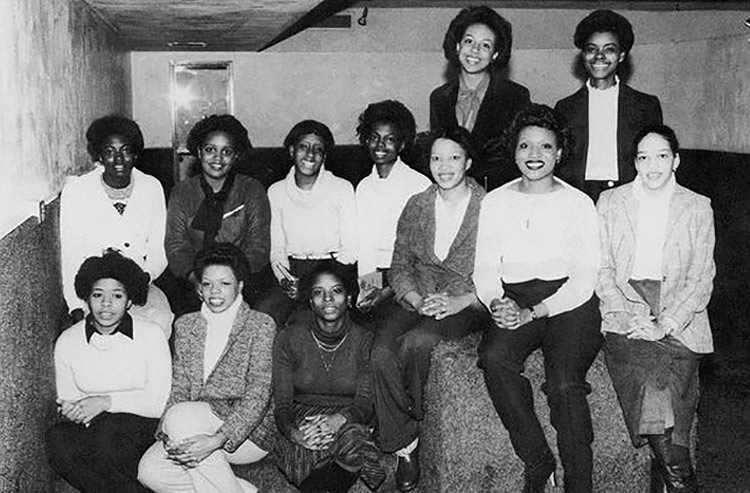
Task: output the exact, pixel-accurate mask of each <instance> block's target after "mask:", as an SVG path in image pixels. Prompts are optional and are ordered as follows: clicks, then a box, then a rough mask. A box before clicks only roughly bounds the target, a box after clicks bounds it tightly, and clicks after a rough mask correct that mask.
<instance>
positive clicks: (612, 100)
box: [586, 78, 620, 181]
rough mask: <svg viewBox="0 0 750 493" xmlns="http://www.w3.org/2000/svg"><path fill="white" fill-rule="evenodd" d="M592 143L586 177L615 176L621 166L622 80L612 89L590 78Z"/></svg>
mask: <svg viewBox="0 0 750 493" xmlns="http://www.w3.org/2000/svg"><path fill="white" fill-rule="evenodd" d="M586 87H588V91H589V145H588V151H587V153H586V180H602V181H603V180H614V181H617V180H618V179H619V177H620V175H619V171H618V168H617V101H618V99H619V97H620V81H619V79H617V78H616V79H615V85H614V86H612V87H610V88H608V89H604V90H601V89H596V88H595V87H593V86H592V85H591V83H590V82H589V83H588V84H586Z"/></svg>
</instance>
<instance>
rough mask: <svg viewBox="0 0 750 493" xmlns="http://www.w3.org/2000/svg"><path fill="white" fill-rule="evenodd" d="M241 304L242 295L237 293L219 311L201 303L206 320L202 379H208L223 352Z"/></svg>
mask: <svg viewBox="0 0 750 493" xmlns="http://www.w3.org/2000/svg"><path fill="white" fill-rule="evenodd" d="M241 304H242V295H240V294H238V295H237V298H235V300H234V302H232V304H231V305H230V306H229V308H227V309H226V310H225V311H223V312H221V313H214V312H212V311H211V310H210V309H209V308H208V306H207V305H206V304H205V303H203V305H201V315H203V318H204V319H205V320H206V326H207V330H206V344H205V346H204V348H203V381H204V382H205V381H206V380H208V376H209V375H210V374H211V372H212V371H213V369H214V367H215V366H216V363H218V361H219V358H221V355H222V354H223V353H224V348H225V347H226V345H227V341H228V340H229V334H230V332H232V325H234V319H235V318H237V311H238V310H239V309H240V305H241Z"/></svg>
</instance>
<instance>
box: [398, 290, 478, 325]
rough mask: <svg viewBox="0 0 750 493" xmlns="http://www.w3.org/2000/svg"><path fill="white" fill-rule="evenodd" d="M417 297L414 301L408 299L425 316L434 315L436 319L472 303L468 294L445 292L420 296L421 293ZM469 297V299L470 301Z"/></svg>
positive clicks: (456, 311) (447, 315) (454, 312)
mask: <svg viewBox="0 0 750 493" xmlns="http://www.w3.org/2000/svg"><path fill="white" fill-rule="evenodd" d="M415 294H416V293H415ZM417 297H418V298H416V297H415V299H414V300H413V301H410V300H408V299H407V301H409V302H410V303H411V305H412V306H413V307H414V309H415V310H416V311H417V313H419V314H420V315H424V316H425V317H433V318H435V320H442V319H444V318H446V317H450V316H451V315H455V314H456V313H458V312H460V311H461V310H463V309H464V308H466V307H467V306H469V304H471V303H470V299H469V297H467V296H451V295H449V294H448V293H445V292H443V293H434V294H428V295H427V296H426V297H424V298H422V297H419V295H417ZM467 299H469V302H468V303H467Z"/></svg>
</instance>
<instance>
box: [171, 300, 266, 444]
mask: <svg viewBox="0 0 750 493" xmlns="http://www.w3.org/2000/svg"><path fill="white" fill-rule="evenodd" d="M207 329H208V325H207V323H206V319H205V318H203V316H202V315H201V312H195V313H188V314H187V315H183V316H182V317H180V318H179V319H177V321H176V322H175V331H174V334H175V343H174V346H175V348H174V349H175V350H174V362H173V364H172V392H171V394H170V396H169V401H168V402H167V409H169V407H171V406H173V405H174V404H177V403H179V402H185V401H202V402H208V404H209V405H210V406H211V410H212V411H213V413H214V414H215V415H216V416H218V417H219V418H220V419H221V420H222V421H224V424H223V425H222V427H221V428H220V430H221V431H222V432H223V433H224V434H225V435H226V436H227V437H228V438H229V441H227V443H226V444H225V445H224V448H225V449H226V450H227V451H228V452H234V451H235V450H236V449H237V447H239V446H240V445H241V444H242V442H243V441H244V440H245V439H246V438H248V436H249V437H250V439H251V440H252V441H253V442H254V443H255V444H256V445H258V446H259V447H261V448H263V449H264V450H270V446H271V442H270V441H269V440H272V438H273V430H274V423H273V415H272V412H271V411H270V408H271V354H272V351H273V339H274V336H275V335H276V326H275V325H274V323H273V320H272V319H271V317H269V316H268V315H266V314H264V313H260V312H256V311H254V310H251V309H250V307H248V306H247V304H246V303H245V302H242V305H241V306H240V309H239V311H238V312H237V316H236V318H235V319H234V323H233V324H232V330H231V332H230V333H229V340H227V344H226V347H224V352H223V353H222V354H221V357H220V358H219V361H217V362H216V366H215V367H214V369H213V370H212V371H211V374H210V375H209V376H208V379H207V380H206V381H205V382H204V381H203V354H204V350H205V345H206V332H207ZM267 447H269V448H267Z"/></svg>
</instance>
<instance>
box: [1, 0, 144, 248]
mask: <svg viewBox="0 0 750 493" xmlns="http://www.w3.org/2000/svg"><path fill="white" fill-rule="evenodd" d="M126 62H127V56H126V54H125V53H123V52H121V51H119V50H117V48H116V39H115V37H114V34H113V33H112V31H111V30H110V29H109V28H108V27H107V26H105V25H104V24H103V22H102V21H101V19H100V18H99V17H98V16H97V15H95V14H94V13H93V12H92V11H91V10H90V9H89V8H88V7H87V6H86V4H85V3H84V2H83V1H82V0H3V1H1V2H0V63H1V64H2V69H1V70H0V95H2V99H1V100H0V104H1V105H2V111H0V148H1V149H3V158H2V159H0V173H2V176H3V179H2V180H0V235H2V234H4V233H6V232H8V231H9V230H10V228H12V227H13V226H14V224H18V223H19V222H20V221H21V220H24V219H26V217H28V213H29V211H34V210H36V206H35V203H36V202H38V201H39V200H42V199H48V198H50V197H51V196H53V195H54V194H55V193H57V192H58V191H59V190H60V188H61V187H62V183H63V179H64V177H65V175H68V174H78V173H80V172H81V171H82V170H83V169H85V168H87V167H89V166H90V162H89V161H90V160H89V158H88V156H87V154H86V146H85V139H84V133H85V131H86V127H87V125H88V124H89V123H90V122H91V120H92V119H94V118H95V117H98V116H102V115H104V114H107V113H111V112H127V111H129V101H130V100H129V78H130V76H129V71H128V70H129V64H128V63H126Z"/></svg>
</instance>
